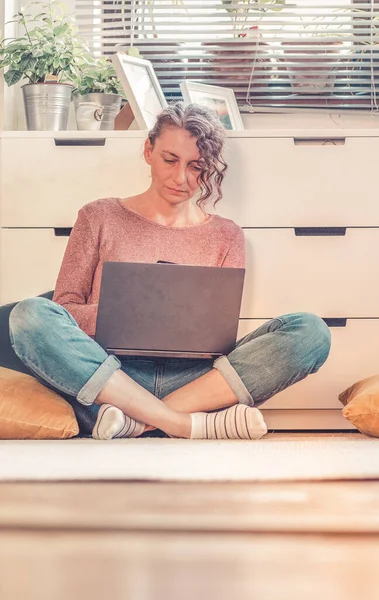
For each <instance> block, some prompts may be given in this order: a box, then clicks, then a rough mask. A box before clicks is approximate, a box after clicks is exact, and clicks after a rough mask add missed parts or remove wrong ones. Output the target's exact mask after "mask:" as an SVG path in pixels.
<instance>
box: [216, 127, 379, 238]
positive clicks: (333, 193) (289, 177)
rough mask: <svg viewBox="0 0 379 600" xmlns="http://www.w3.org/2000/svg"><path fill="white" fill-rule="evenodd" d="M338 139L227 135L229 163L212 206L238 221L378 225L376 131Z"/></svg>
mask: <svg viewBox="0 0 379 600" xmlns="http://www.w3.org/2000/svg"><path fill="white" fill-rule="evenodd" d="M316 136H317V133H315V137H316ZM333 136H335V137H338V131H336V132H335V133H334V134H333ZM342 140H344V144H343V145H338V144H337V145H329V144H328V143H327V142H326V138H322V139H321V140H316V141H313V140H310V141H309V142H306V144H309V145H302V144H304V141H305V140H304V139H303V140H301V139H300V140H299V145H298V144H297V143H295V142H296V141H297V140H296V138H293V137H288V134H287V137H285V135H284V134H283V137H277V138H265V137H264V135H262V137H261V138H256V137H254V138H247V137H244V138H230V139H228V144H227V148H226V153H225V157H226V161H227V163H228V164H229V169H228V173H227V175H226V178H225V182H224V184H223V191H224V198H223V199H222V200H221V202H220V203H219V204H217V205H216V212H217V213H219V214H221V215H222V216H226V217H228V218H230V219H232V220H234V221H236V222H237V223H238V224H239V225H241V226H242V227H294V226H307V225H308V226H332V225H336V226H337V225H340V226H353V225H355V226H362V225H363V226H364V225H376V226H377V225H379V203H378V202H375V201H374V200H373V195H375V190H376V187H377V178H376V172H377V156H378V155H379V137H361V138H359V137H350V138H349V137H347V138H342Z"/></svg>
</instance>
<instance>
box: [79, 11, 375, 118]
mask: <svg viewBox="0 0 379 600" xmlns="http://www.w3.org/2000/svg"><path fill="white" fill-rule="evenodd" d="M76 18H77V23H78V26H79V31H80V33H81V35H82V36H83V37H85V38H86V39H87V41H88V43H89V44H90V47H91V49H92V51H93V53H94V54H95V55H110V54H112V53H113V52H115V51H117V50H122V49H125V48H127V47H129V46H135V47H137V48H138V49H139V51H140V54H141V56H142V57H143V58H146V59H149V60H150V61H151V62H152V63H153V66H154V69H155V71H156V74H157V76H158V79H159V81H160V84H161V86H162V89H163V91H164V93H165V95H166V97H167V98H168V99H170V98H176V97H180V88H179V83H180V82H181V81H182V80H183V79H189V80H191V81H196V82H198V83H207V84H212V85H219V86H223V87H231V88H233V89H234V92H235V94H236V98H237V100H238V104H239V106H240V108H241V109H242V110H252V109H253V108H254V107H277V108H278V109H281V108H283V107H293V108H294V109H296V108H312V109H314V108H319V109H327V110H330V109H338V110H341V109H352V108H353V109H359V110H377V109H378V103H379V100H378V99H377V97H376V85H377V83H378V78H379V0H368V1H367V0H366V1H363V0H351V1H347V0H297V1H296V2H289V1H288V0H276V1H275V0H259V1H255V0H245V1H244V0H231V1H227V0H208V1H204V2H202V1H201V0H76Z"/></svg>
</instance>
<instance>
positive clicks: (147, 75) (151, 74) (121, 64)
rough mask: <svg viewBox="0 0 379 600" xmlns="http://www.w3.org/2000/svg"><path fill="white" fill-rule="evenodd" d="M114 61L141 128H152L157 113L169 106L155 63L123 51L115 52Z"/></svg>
mask: <svg viewBox="0 0 379 600" xmlns="http://www.w3.org/2000/svg"><path fill="white" fill-rule="evenodd" d="M112 62H113V65H114V67H115V70H116V73H117V77H118V78H119V80H120V83H121V85H122V87H123V89H124V91H125V94H126V98H127V100H128V102H129V104H130V107H131V109H132V111H133V114H134V118H135V120H136V121H137V125H138V127H139V129H151V128H152V127H154V125H155V121H156V117H157V115H158V114H159V113H160V112H161V110H163V109H164V108H166V107H167V101H166V98H165V97H164V94H163V91H162V88H161V86H160V83H159V81H158V78H157V76H156V74H155V71H154V68H153V65H152V64H151V62H150V61H149V60H146V59H144V58H138V57H135V56H128V55H127V54H124V53H122V52H116V53H115V54H113V55H112Z"/></svg>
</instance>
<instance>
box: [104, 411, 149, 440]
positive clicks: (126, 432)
mask: <svg viewBox="0 0 379 600" xmlns="http://www.w3.org/2000/svg"><path fill="white" fill-rule="evenodd" d="M144 430H145V425H144V423H140V422H139V421H135V420H134V419H132V418H131V417H128V416H127V415H124V413H123V412H122V410H120V409H119V408H117V407H116V406H112V405H110V404H102V405H101V406H100V410H99V413H98V416H97V420H96V423H95V426H94V428H93V430H92V437H93V438H94V439H95V440H111V439H113V438H132V437H137V436H139V435H141V433H143V432H144Z"/></svg>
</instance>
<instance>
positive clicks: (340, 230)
mask: <svg viewBox="0 0 379 600" xmlns="http://www.w3.org/2000/svg"><path fill="white" fill-rule="evenodd" d="M294 230H295V235H297V236H313V235H341V236H342V235H346V227H295V228H294Z"/></svg>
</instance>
